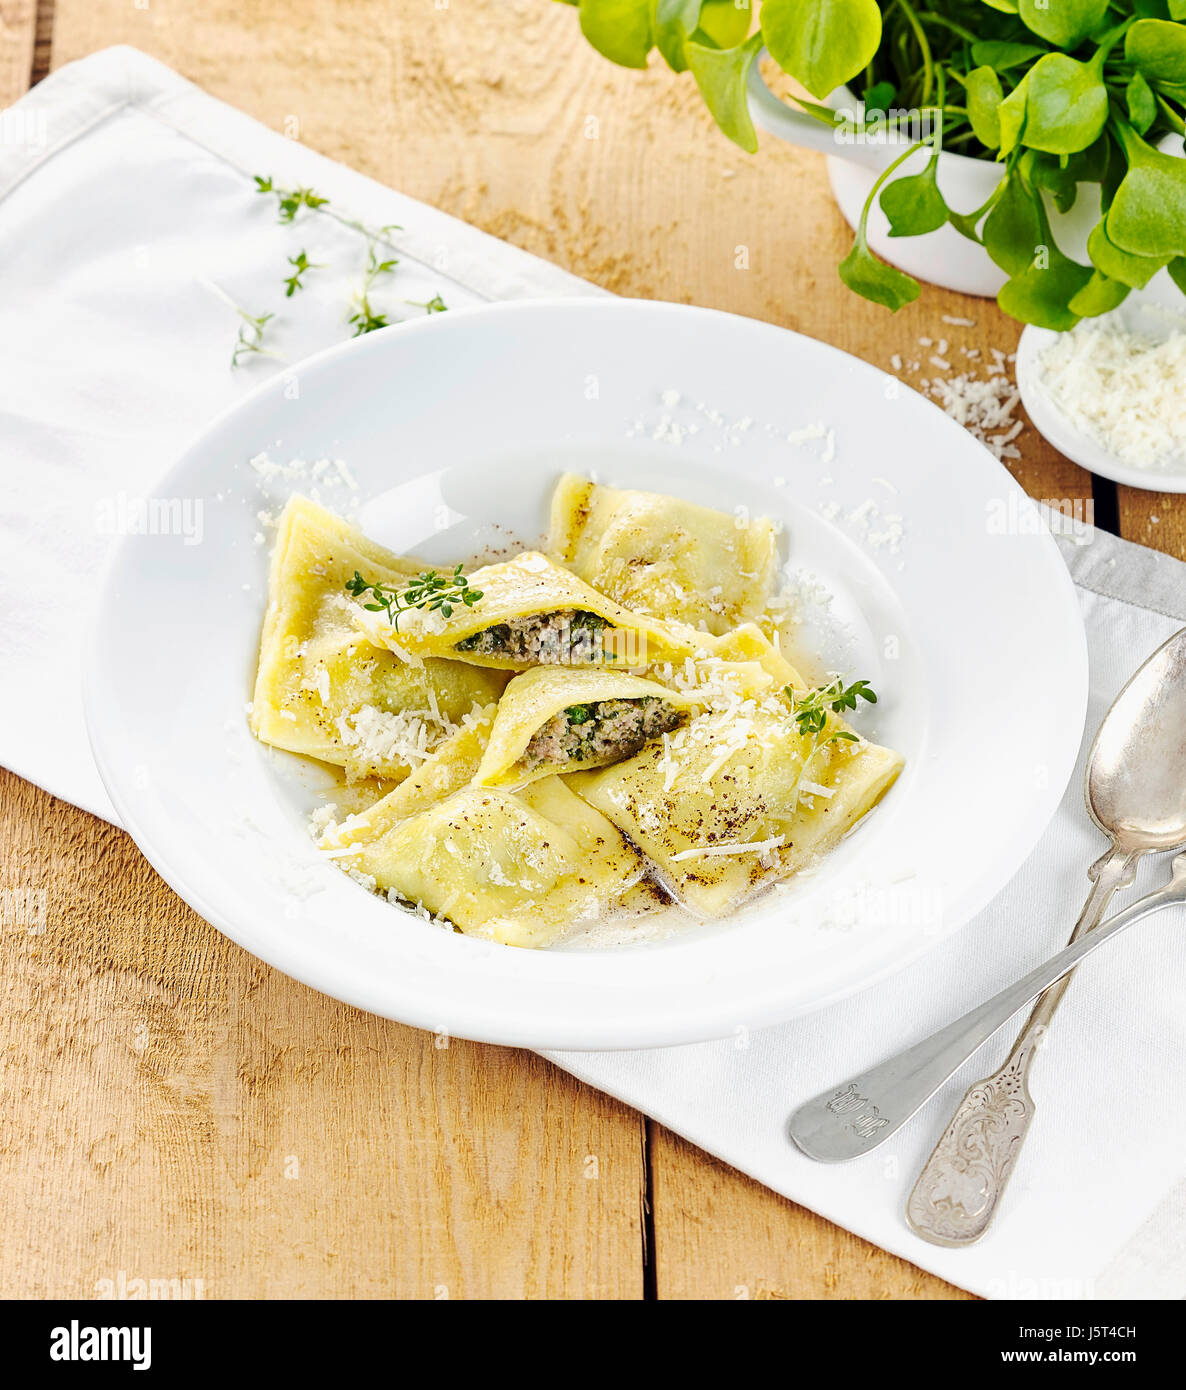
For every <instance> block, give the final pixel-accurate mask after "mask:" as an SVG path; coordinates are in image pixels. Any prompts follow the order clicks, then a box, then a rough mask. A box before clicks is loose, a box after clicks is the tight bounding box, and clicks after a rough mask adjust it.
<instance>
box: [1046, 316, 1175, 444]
mask: <svg viewBox="0 0 1186 1390" xmlns="http://www.w3.org/2000/svg"><path fill="white" fill-rule="evenodd" d="M1038 380H1039V381H1040V382H1041V383H1042V386H1043V387H1044V389H1045V391H1046V393H1047V395H1048V396H1049V397H1050V399H1051V400H1052V401H1053V402H1054V404H1055V405H1056V406H1058V408H1059V409H1060V410H1061V411H1062V413H1063V414H1064V415H1065V416H1066V417H1067V419H1068V421H1069V422H1070V423H1071V424H1072V425H1073V426H1074V427H1075V428H1076V429H1077V430H1079V431H1080V432H1081V433H1082V434H1085V435H1087V436H1088V437H1089V438H1091V439H1094V440H1095V441H1096V442H1097V443H1099V444H1102V445H1103V446H1104V447H1105V448H1106V449H1107V450H1108V451H1109V452H1110V453H1112V454H1115V456H1116V457H1117V458H1118V459H1121V460H1122V461H1123V462H1125V463H1127V464H1131V465H1132V466H1133V467H1134V468H1149V469H1157V468H1164V467H1166V465H1167V464H1168V463H1170V461H1171V459H1172V456H1173V455H1174V454H1175V453H1179V454H1180V453H1181V452H1182V450H1183V446H1184V445H1186V389H1184V388H1186V333H1184V332H1182V330H1181V329H1174V331H1173V332H1171V333H1170V335H1169V337H1168V338H1166V339H1165V340H1164V341H1163V342H1153V341H1152V340H1151V339H1149V338H1143V337H1140V336H1139V335H1138V334H1135V333H1129V332H1127V331H1126V330H1125V329H1123V328H1121V327H1119V326H1112V325H1102V324H1101V325H1094V324H1092V325H1088V324H1080V325H1079V326H1078V327H1077V328H1075V329H1073V330H1072V331H1071V332H1069V333H1060V334H1059V336H1058V337H1057V338H1056V339H1055V340H1054V342H1053V343H1051V345H1050V346H1049V347H1048V348H1047V349H1046V350H1045V352H1043V353H1042V354H1041V356H1040V357H1039V358H1038Z"/></svg>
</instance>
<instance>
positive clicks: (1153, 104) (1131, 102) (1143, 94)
mask: <svg viewBox="0 0 1186 1390" xmlns="http://www.w3.org/2000/svg"><path fill="white" fill-rule="evenodd" d="M1124 102H1125V105H1126V106H1127V107H1128V119H1129V123H1130V124H1131V125H1132V128H1133V129H1134V130H1135V131H1136V133H1137V134H1138V135H1144V133H1145V132H1146V131H1147V130H1148V129H1149V127H1150V126H1151V125H1152V124H1153V122H1154V121H1155V120H1156V119H1157V98H1156V97H1155V96H1154V95H1153V88H1152V87H1150V86H1149V84H1148V82H1146V81H1145V79H1144V78H1143V77H1142V76H1141V74H1140V73H1139V72H1134V73H1133V75H1132V77H1130V78H1129V81H1128V86H1127V87H1125V89H1124Z"/></svg>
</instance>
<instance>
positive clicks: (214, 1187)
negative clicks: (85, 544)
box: [0, 0, 1186, 1299]
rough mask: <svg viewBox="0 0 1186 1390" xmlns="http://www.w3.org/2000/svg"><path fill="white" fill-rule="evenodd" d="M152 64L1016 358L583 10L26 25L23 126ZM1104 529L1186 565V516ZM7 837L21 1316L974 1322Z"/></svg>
mask: <svg viewBox="0 0 1186 1390" xmlns="http://www.w3.org/2000/svg"><path fill="white" fill-rule="evenodd" d="M39 25H40V42H39V43H36V42H35V39H37V37H38V26H39ZM51 40H52V43H51ZM115 43H129V44H134V45H136V46H137V47H139V48H142V49H144V50H145V51H146V52H148V53H151V54H153V55H154V56H156V57H159V58H161V59H162V60H163V61H165V62H167V63H169V64H171V65H172V66H173V67H175V68H177V69H178V70H179V71H180V72H182V73H183V74H184V75H185V76H187V77H189V78H191V79H192V80H194V81H195V82H197V83H199V84H201V85H202V86H203V87H205V88H206V89H207V90H209V91H210V92H212V93H213V94H214V95H215V96H218V97H221V98H223V99H224V100H226V101H229V102H232V103H234V104H235V105H237V106H239V107H241V108H243V109H244V110H246V111H248V112H249V113H251V114H252V115H254V116H256V117H257V118H258V119H260V120H261V121H263V122H264V123H265V124H267V125H269V126H272V127H274V128H277V129H281V128H284V126H285V123H286V122H290V121H291V118H293V117H296V119H297V121H298V122H299V130H300V138H301V139H302V140H304V141H306V142H307V143H308V144H309V145H311V146H313V147H314V148H316V149H318V150H319V151H321V152H322V153H325V154H328V155H331V156H333V157H334V158H337V159H340V160H343V161H345V162H346V163H348V164H351V165H353V166H354V167H356V168H358V169H361V170H362V171H364V172H365V173H368V174H370V175H372V176H374V177H375V178H378V179H380V180H382V181H384V182H386V183H389V184H391V185H393V186H395V187H398V188H400V189H401V190H402V191H404V192H406V193H409V194H412V195H414V196H416V197H418V198H421V199H424V200H425V201H427V202H429V203H432V204H435V205H436V206H438V207H441V208H443V209H445V210H446V211H448V212H451V213H454V214H455V215H457V216H459V217H463V218H465V219H466V220H468V221H470V222H473V223H475V224H476V225H477V226H479V227H482V228H483V229H485V230H486V231H489V232H492V233H494V234H495V235H497V236H501V237H504V238H506V239H507V240H509V241H512V242H514V243H515V244H517V245H519V246H522V247H524V248H526V249H527V250H529V251H534V252H536V253H538V254H540V255H542V256H546V257H548V258H549V259H551V260H554V261H557V262H558V263H560V264H561V265H564V266H566V267H567V268H569V269H571V270H573V271H575V272H576V273H578V274H580V275H584V276H586V277H588V278H589V279H591V280H594V281H596V282H597V283H599V284H601V285H604V286H606V287H607V288H609V289H612V290H615V291H617V292H618V293H621V294H627V295H638V296H643V297H654V298H661V299H671V300H681V301H687V302H695V303H698V304H705V305H711V306H715V307H719V308H724V309H729V310H732V311H734V312H737V313H742V314H748V315H752V316H754V317H757V318H762V319H768V320H770V321H771V322H774V323H779V324H783V325H786V326H788V327H792V328H796V329H799V330H801V331H803V332H805V333H809V334H811V335H813V336H815V337H818V338H821V339H824V340H826V341H828V342H831V343H834V344H836V345H837V346H839V347H842V348H845V349H847V350H848V351H850V352H854V353H856V354H857V355H858V356H861V357H864V358H866V359H867V360H869V361H871V362H874V363H876V364H877V365H879V366H882V367H885V368H887V369H888V368H889V364H890V360H891V357H892V355H893V354H894V353H899V354H901V355H902V357H903V358H905V359H906V360H908V361H909V360H913V359H915V358H918V357H919V356H920V352H919V347H918V339H919V338H920V337H932V338H934V339H936V340H937V339H938V338H940V337H947V338H949V339H950V340H951V341H952V344H953V349H957V348H958V347H959V346H960V345H962V346H967V347H970V348H973V349H977V348H978V349H980V350H981V352H982V353H983V352H986V351H987V350H988V349H989V348H991V347H997V348H1001V349H1003V350H1004V351H1006V352H1008V351H1011V350H1012V349H1013V347H1014V345H1015V343H1016V338H1017V328H1016V325H1014V324H1012V323H1010V322H1009V321H1007V320H1005V319H1004V318H1003V317H1002V316H1001V315H1000V314H999V313H998V311H997V310H996V308H995V306H993V305H991V304H987V303H985V302H983V301H980V300H972V299H967V298H962V297H960V296H958V295H953V294H949V293H945V292H943V291H940V290H937V289H933V288H930V287H924V289H923V293H922V296H921V298H920V299H919V301H918V302H917V303H916V304H914V305H912V306H910V307H909V308H907V309H906V310H904V311H903V312H902V313H901V314H899V315H897V316H895V317H891V316H889V315H888V314H886V313H885V311H883V310H881V309H878V308H876V307H874V306H872V305H869V304H866V303H865V302H863V301H861V300H859V299H856V298H854V297H853V296H851V295H849V294H848V293H846V292H845V291H843V290H842V288H841V286H840V284H839V282H838V280H837V279H836V275H835V270H834V265H835V263H836V261H837V260H838V259H839V258H840V257H841V256H842V255H843V254H844V251H845V250H846V248H847V244H848V238H849V234H848V232H847V229H846V228H845V227H844V225H843V223H842V220H841V218H840V216H839V214H838V212H837V211H836V209H835V206H834V205H833V203H832V201H831V198H830V195H829V192H828V188H827V183H826V179H825V177H824V171H823V166H822V161H820V160H819V159H818V158H817V157H816V156H813V155H809V154H805V153H803V152H800V151H796V150H792V149H789V148H787V147H785V146H780V145H778V144H776V143H775V142H773V141H771V140H767V141H765V142H764V145H763V149H762V151H761V152H760V154H759V155H757V156H754V157H751V156H747V155H745V154H743V153H741V152H740V151H738V150H736V149H735V148H734V147H732V146H731V145H729V144H728V143H727V142H726V141H725V140H724V139H723V138H722V137H720V136H718V135H717V134H716V133H715V132H714V130H713V129H712V127H711V125H710V123H709V122H708V119H707V117H706V116H705V115H704V114H703V112H702V111H701V109H700V104H699V100H698V97H697V95H696V93H695V90H694V89H693V87H692V86H691V84H690V83H689V82H688V81H686V80H685V81H681V80H679V79H676V78H675V77H673V76H672V75H671V74H669V73H667V72H666V71H665V70H663V69H662V68H660V67H658V66H655V67H653V68H652V69H651V70H650V71H649V72H647V73H626V72H622V71H619V70H617V69H614V68H612V67H611V66H610V65H609V64H607V63H605V62H604V61H602V60H600V59H598V58H597V57H596V55H594V54H592V53H591V52H590V51H589V50H588V49H587V48H586V47H585V46H584V45H583V44H582V43H581V42H580V41H579V39H578V34H577V29H576V18H575V15H574V14H573V12H572V11H571V10H570V9H569V8H567V7H565V6H558V5H553V4H550V3H548V0H56V3H53V4H49V3H45V0H43V2H42V4H41V6H40V7H38V6H37V5H36V4H35V3H34V0H0V99H3V100H5V101H6V100H10V99H12V98H13V97H15V96H16V95H18V94H19V92H20V91H21V90H23V89H24V87H26V86H27V85H28V83H29V82H30V80H31V79H33V78H34V77H36V76H39V75H40V73H41V72H42V71H44V70H45V68H47V67H48V66H49V64H50V61H51V60H52V65H53V67H55V68H56V67H59V66H61V65H62V64H63V63H66V62H69V61H71V60H72V59H75V58H80V57H82V56H84V55H85V54H87V53H90V52H93V51H95V50H96V49H99V48H103V47H106V46H107V45H109V44H115ZM944 315H947V316H949V317H964V318H968V319H971V320H974V322H975V326H974V327H963V328H960V327H952V326H948V325H945V324H944V322H943V316H944ZM1018 442H1019V446H1020V448H1021V451H1022V458H1021V459H1020V460H1019V461H1018V462H1017V463H1016V464H1015V465H1014V471H1015V473H1016V475H1017V477H1018V478H1019V479H1020V480H1021V482H1022V483H1023V485H1024V486H1025V487H1026V488H1027V489H1028V490H1029V491H1030V493H1031V494H1033V495H1034V496H1038V497H1043V498H1052V499H1076V498H1078V499H1082V498H1087V497H1090V496H1091V488H1092V483H1091V479H1090V477H1089V476H1088V475H1086V474H1084V473H1083V472H1081V470H1079V469H1078V468H1076V467H1075V466H1074V465H1072V464H1070V463H1068V462H1067V461H1066V460H1065V459H1063V458H1061V457H1060V456H1059V455H1058V454H1056V453H1055V452H1054V451H1053V450H1052V449H1051V448H1050V447H1049V446H1048V445H1046V444H1045V443H1044V442H1043V441H1041V440H1040V439H1039V438H1038V437H1037V436H1036V435H1035V434H1034V433H1033V432H1032V431H1030V430H1027V431H1026V432H1025V433H1024V434H1023V435H1022V436H1021V439H1020V440H1019V441H1018ZM1097 501H1098V502H1099V505H1100V509H1101V512H1107V513H1108V514H1109V515H1115V516H1116V517H1117V519H1118V522H1119V525H1120V527H1121V529H1122V530H1123V533H1124V534H1125V535H1128V536H1131V537H1132V538H1133V539H1136V540H1140V541H1143V542H1145V543H1146V544H1150V545H1155V546H1158V547H1159V548H1161V549H1164V550H1167V551H1170V552H1171V553H1176V554H1178V555H1183V556H1186V506H1184V505H1183V500H1182V499H1173V498H1168V497H1167V498H1162V497H1157V496H1154V495H1153V494H1148V493H1140V492H1135V491H1132V490H1130V489H1120V490H1119V495H1118V496H1117V495H1116V492H1115V490H1113V489H1110V487H1108V488H1105V489H1104V490H1102V491H1101V492H1100V494H1099V496H1098V497H1097ZM0 823H2V838H0V856H2V864H0V886H5V887H10V888H11V887H17V888H19V889H21V890H32V895H31V896H29V897H28V898H27V902H28V904H29V908H30V910H29V912H27V913H26V917H29V918H30V919H31V920H25V921H13V920H12V918H13V913H12V912H11V911H10V912H9V914H8V919H7V920H6V921H5V925H4V931H3V937H2V939H3V943H4V958H3V982H4V983H3V990H2V998H3V1004H2V1006H0V1068H2V1078H0V1096H2V1098H3V1104H2V1109H3V1113H4V1116H5V1124H4V1126H3V1128H2V1129H0V1295H3V1296H7V1297H39V1296H44V1295H59V1296H71V1295H75V1296H78V1295H81V1296H91V1295H92V1294H94V1293H96V1292H100V1291H102V1290H103V1288H104V1285H103V1284H102V1281H104V1280H110V1281H112V1282H113V1284H116V1285H118V1281H119V1280H121V1279H122V1280H123V1281H124V1283H125V1285H126V1284H127V1283H128V1281H130V1280H134V1279H144V1280H146V1281H151V1280H156V1281H158V1292H159V1293H160V1294H161V1295H162V1296H165V1295H166V1294H168V1293H169V1292H172V1293H173V1294H174V1295H177V1294H179V1293H180V1294H182V1295H184V1294H186V1293H188V1294H190V1295H200V1296H204V1297H207V1298H228V1297H234V1298H245V1297H259V1296H271V1297H279V1296H318V1297H347V1296H353V1297H384V1296H400V1297H423V1298H446V1297H447V1298H466V1297H468V1298H473V1297H508V1298H521V1297H530V1298H539V1297H551V1298H641V1297H645V1296H651V1297H658V1298H908V1299H917V1298H949V1297H950V1298H956V1297H962V1296H964V1295H962V1294H961V1293H960V1292H959V1291H958V1290H956V1289H953V1288H951V1287H950V1286H948V1285H946V1284H944V1283H943V1282H941V1281H940V1280H937V1279H935V1278H933V1277H932V1276H930V1275H928V1274H925V1273H923V1272H922V1271H920V1270H918V1269H916V1268H914V1267H912V1266H910V1265H908V1264H906V1263H904V1262H903V1261H901V1260H898V1259H896V1258H894V1257H893V1256H890V1255H888V1254H886V1253H885V1252H884V1251H881V1250H878V1249H876V1248H874V1247H872V1246H870V1245H868V1244H866V1243H865V1242H863V1241H861V1240H859V1239H857V1238H856V1237H854V1236H852V1235H850V1234H848V1233H847V1232H844V1231H841V1230H839V1229H837V1228H835V1227H833V1226H831V1225H829V1224H828V1223H827V1222H825V1221H823V1220H821V1219H820V1218H818V1217H815V1216H814V1215H812V1214H811V1213H809V1212H806V1211H804V1210H803V1209H801V1208H798V1207H796V1206H794V1205H793V1204H791V1203H789V1202H786V1201H784V1200H783V1199H782V1198H780V1197H777V1196H775V1195H774V1194H772V1193H770V1192H769V1191H767V1190H765V1189H763V1188H761V1187H759V1186H758V1185H756V1184H755V1183H753V1182H751V1181H749V1180H748V1179H746V1178H744V1177H742V1176H740V1175H739V1174H737V1173H736V1172H733V1171H732V1170H730V1169H728V1168H726V1167H724V1166H722V1165H721V1164H719V1163H717V1162H716V1161H714V1160H712V1159H709V1158H707V1157H706V1156H705V1155H703V1154H701V1153H700V1152H699V1151H697V1150H696V1149H695V1148H693V1147H692V1146H690V1145H689V1144H687V1143H685V1142H684V1141H683V1140H681V1139H679V1138H678V1137H677V1136H674V1135H672V1134H670V1133H668V1132H666V1131H664V1130H663V1129H662V1128H661V1127H659V1126H657V1125H655V1124H653V1123H650V1122H647V1121H645V1120H644V1119H643V1118H642V1117H640V1116H639V1115H638V1114H636V1113H635V1112H633V1111H631V1110H629V1109H627V1108H626V1107H624V1106H622V1105H620V1104H618V1103H617V1102H615V1101H612V1100H610V1099H608V1098H606V1097H604V1096H602V1095H600V1094H598V1093H597V1092H595V1091H592V1090H590V1089H588V1088H586V1087H583V1086H581V1085H579V1084H578V1083H577V1082H575V1081H573V1080H572V1079H571V1078H569V1077H567V1076H566V1075H565V1074H564V1073H562V1072H560V1071H558V1070H556V1069H555V1068H553V1067H551V1066H549V1065H548V1064H547V1063H545V1062H543V1061H541V1060H540V1059H538V1058H536V1057H533V1056H532V1055H530V1054H528V1053H523V1052H518V1051H512V1050H507V1049H499V1048H494V1047H483V1046H476V1045H472V1044H465V1043H459V1042H457V1041H450V1040H446V1039H438V1038H433V1037H431V1036H429V1035H426V1034H422V1033H418V1032H415V1031H413V1030H411V1029H407V1028H403V1027H401V1026H399V1025H396V1024H392V1023H387V1022H385V1021H383V1020H380V1019H375V1018H372V1017H369V1016H367V1015H365V1014H361V1013H359V1012H358V1011H356V1010H354V1009H350V1008H347V1007H346V1006H344V1005H340V1004H337V1003H335V1002H334V1001H332V1000H330V999H327V998H324V997H323V996H321V995H318V994H316V993H315V992H313V991H312V990H309V989H307V988H305V987H304V986H302V985H299V984H296V983H294V982H293V981H291V980H289V979H287V978H285V977H284V976H282V975H280V974H278V973H277V972H276V971H274V970H272V969H270V968H269V967H267V966H264V965H262V964H261V963H260V962H258V961H256V960H254V959H253V958H252V957H250V956H248V955H247V954H246V953H245V952H243V951H242V950H241V949H240V948H239V947H237V946H235V945H233V944H231V943H230V942H228V941H227V940H225V939H224V938H223V937H222V936H220V935H219V934H218V933H217V932H216V931H215V930H214V929H213V928H211V927H210V926H208V925H207V924H206V923H204V922H203V921H202V920H201V919H200V918H198V917H197V916H195V915H194V914H193V913H192V912H191V911H190V910H189V909H188V908H187V907H186V906H185V905H184V904H183V903H182V902H180V901H179V900H178V899H177V898H176V897H175V896H174V895H173V894H172V893H171V892H170V891H169V889H168V888H166V887H165V885H164V884H163V883H162V882H161V881H160V880H159V879H158V878H157V877H156V875H155V874H154V872H153V871H152V869H151V868H150V867H149V866H148V865H147V863H146V862H145V861H144V860H143V859H142V858H141V856H140V855H139V853H138V852H137V850H136V849H135V847H134V846H133V845H132V844H131V842H130V841H129V840H128V838H127V837H126V836H125V835H123V834H122V833H121V832H120V831H117V830H115V829H113V828H111V827H109V826H106V825H104V824H102V823H101V822H99V821H97V820H95V819H94V818H92V817H90V816H88V815H86V814H85V813H83V812H81V811H78V810H76V809H74V808H72V807H70V806H67V805H64V804H62V803H61V802H57V801H55V800H53V799H52V798H50V797H48V796H46V795H45V794H44V793H42V792H40V791H39V790H37V789H35V788H33V787H31V786H30V785H29V784H27V783H25V782H22V781H21V780H19V779H18V778H16V777H13V776H11V775H8V774H0ZM41 892H44V895H45V896H44V899H41V898H40V897H38V896H37V894H39V893H41ZM39 905H43V909H44V910H43V911H42V910H41V907H40V906H39ZM648 1198H649V1202H648ZM167 1281H176V1282H174V1283H169V1282H167ZM183 1281H189V1282H188V1283H184V1282H183Z"/></svg>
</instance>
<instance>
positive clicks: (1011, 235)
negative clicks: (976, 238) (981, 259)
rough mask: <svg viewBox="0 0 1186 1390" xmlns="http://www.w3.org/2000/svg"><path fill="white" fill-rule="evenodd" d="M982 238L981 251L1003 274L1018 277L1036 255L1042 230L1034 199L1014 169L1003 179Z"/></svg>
mask: <svg viewBox="0 0 1186 1390" xmlns="http://www.w3.org/2000/svg"><path fill="white" fill-rule="evenodd" d="M982 236H983V240H984V249H985V250H986V251H987V252H988V254H989V255H990V256H991V257H992V258H993V260H994V261H995V262H996V263H997V265H999V266H1000V267H1001V269H1002V270H1003V271H1004V272H1005V273H1006V274H1007V275H1020V274H1021V272H1022V271H1023V270H1025V269H1026V267H1027V266H1028V265H1029V264H1030V262H1031V261H1032V260H1033V258H1034V256H1035V255H1036V254H1037V249H1038V243H1039V241H1040V240H1041V238H1042V228H1041V224H1040V222H1039V220H1038V213H1037V209H1036V207H1035V206H1034V199H1033V197H1032V196H1031V194H1030V191H1029V189H1027V188H1026V186H1025V182H1024V180H1023V179H1022V177H1021V174H1020V172H1019V171H1017V170H1016V169H1014V170H1013V171H1012V172H1011V173H1009V174H1008V175H1007V177H1006V178H1005V181H1004V183H1003V185H1002V187H1001V195H1000V197H999V198H998V199H997V201H996V202H995V203H994V204H993V207H992V210H991V211H990V212H989V214H988V217H987V218H986V219H985V223H984V231H983V233H982Z"/></svg>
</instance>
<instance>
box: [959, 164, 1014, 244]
mask: <svg viewBox="0 0 1186 1390" xmlns="http://www.w3.org/2000/svg"><path fill="white" fill-rule="evenodd" d="M1005 184H1006V180H1004V179H1002V180H1001V182H1000V183H998V184H997V186H996V187H995V188H994V189H993V191H992V192H991V193H990V194H989V195H988V197H987V198H986V199H985V200H984V202H983V203H981V204H980V206H979V207H978V208H976V209H975V210H974V211H972V212H954V211H953V210H952V209H951V208H948V209H947V220H948V222H950V223H951V225H952V226H953V227H954V228H955V230H956V231H957V232H959V234H960V236H965V237H967V238H968V240H969V241H974V242H975V243H976V244H977V245H978V246H979V245H982V244H983V243H982V242H981V240H980V233H979V232H978V231H977V230H976V228H977V227H978V226H979V225H980V222H981V220H982V219H983V218H984V217H985V215H986V214H987V213H989V212H990V211H991V210H992V209H993V208H994V207H996V205H997V203H998V202H999V201H1000V198H1001V196H1002V194H1003V193H1004V191H1005Z"/></svg>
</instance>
